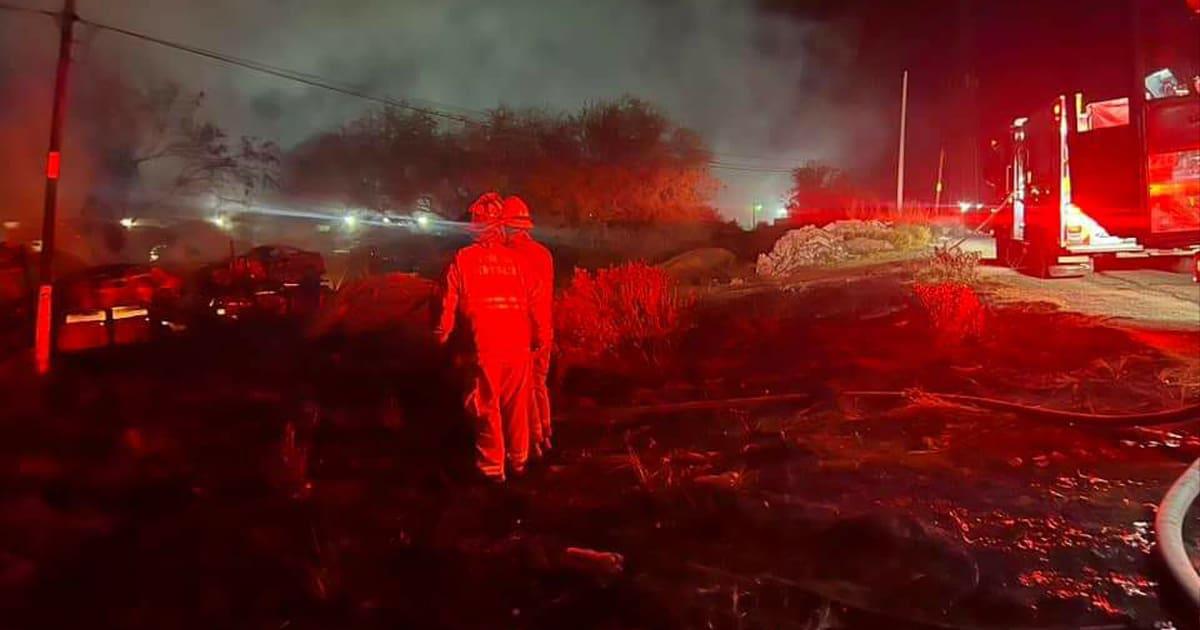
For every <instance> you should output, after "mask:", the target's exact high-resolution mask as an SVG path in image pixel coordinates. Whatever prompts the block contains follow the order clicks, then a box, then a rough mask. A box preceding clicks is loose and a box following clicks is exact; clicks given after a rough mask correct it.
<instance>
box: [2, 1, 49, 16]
mask: <svg viewBox="0 0 1200 630" xmlns="http://www.w3.org/2000/svg"><path fill="white" fill-rule="evenodd" d="M0 10H3V11H12V12H14V13H37V14H39V15H49V16H50V17H58V13H55V12H54V11H46V10H44V9H34V8H31V7H19V6H16V5H12V4H8V3H5V2H0Z"/></svg>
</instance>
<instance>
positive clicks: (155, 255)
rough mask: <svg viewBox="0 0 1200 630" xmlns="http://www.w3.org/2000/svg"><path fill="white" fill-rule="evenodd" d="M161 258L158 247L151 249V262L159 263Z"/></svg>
mask: <svg viewBox="0 0 1200 630" xmlns="http://www.w3.org/2000/svg"><path fill="white" fill-rule="evenodd" d="M160 257H161V256H160V254H159V249H158V248H157V247H154V248H151V250H150V262H158V259H159V258H160Z"/></svg>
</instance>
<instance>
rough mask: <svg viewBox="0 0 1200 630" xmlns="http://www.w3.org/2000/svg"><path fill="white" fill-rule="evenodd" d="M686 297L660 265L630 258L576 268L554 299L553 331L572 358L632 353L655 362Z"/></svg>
mask: <svg viewBox="0 0 1200 630" xmlns="http://www.w3.org/2000/svg"><path fill="white" fill-rule="evenodd" d="M687 306H689V302H688V301H687V300H684V299H683V298H681V297H680V296H679V295H678V292H677V290H676V286H675V283H674V281H672V280H671V278H670V277H669V276H668V275H667V274H666V273H665V272H664V271H662V270H661V269H658V268H655V267H651V266H649V265H646V264H644V263H640V262H634V263H626V264H623V265H618V266H615V267H609V268H605V269H599V270H597V271H596V272H595V274H591V273H588V271H587V270H584V269H576V270H575V275H574V277H573V278H572V279H571V284H570V286H568V287H567V289H566V290H565V291H563V293H562V295H561V296H560V297H559V298H558V303H557V305H556V308H555V333H556V337H557V342H558V348H559V351H560V352H561V353H562V354H564V355H566V356H568V357H570V359H571V360H572V361H580V360H590V359H596V358H603V357H610V358H631V359H632V358H636V359H641V360H648V361H652V362H657V360H658V357H659V355H660V353H661V351H663V350H665V349H666V348H667V347H668V346H669V344H670V343H671V341H673V338H674V336H675V333H676V332H678V331H679V330H680V329H681V327H682V314H683V312H684V310H685V309H686V307H687Z"/></svg>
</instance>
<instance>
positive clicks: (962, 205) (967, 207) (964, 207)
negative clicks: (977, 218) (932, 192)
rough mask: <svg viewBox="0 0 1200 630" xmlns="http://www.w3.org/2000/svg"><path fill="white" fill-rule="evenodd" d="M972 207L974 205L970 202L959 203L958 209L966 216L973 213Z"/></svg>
mask: <svg viewBox="0 0 1200 630" xmlns="http://www.w3.org/2000/svg"><path fill="white" fill-rule="evenodd" d="M971 206H972V204H971V202H969V201H960V202H958V209H959V211H960V212H962V213H963V214H966V213H968V212H970V211H971Z"/></svg>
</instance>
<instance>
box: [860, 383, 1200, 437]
mask: <svg viewBox="0 0 1200 630" xmlns="http://www.w3.org/2000/svg"><path fill="white" fill-rule="evenodd" d="M842 395H843V396H849V397H852V398H888V399H901V400H916V399H920V398H921V397H931V398H933V399H936V400H943V401H946V402H951V403H956V404H960V405H968V406H976V407H984V408H987V409H994V410H997V411H1008V412H1012V413H1019V414H1021V415H1023V416H1026V417H1033V418H1038V419H1041V420H1049V421H1054V422H1060V423H1065V424H1085V425H1091V426H1101V427H1110V428H1114V429H1119V428H1129V427H1152V426H1161V425H1165V424H1179V423H1184V422H1194V421H1198V420H1200V404H1192V405H1186V406H1183V407H1179V408H1177V409H1163V410H1160V411H1151V412H1146V413H1131V414H1103V413H1083V412H1080V411H1064V410H1061V409H1049V408H1047V407H1038V406H1034V405H1026V404H1022V403H1015V402H1009V401H1007V400H998V399H995V398H985V397H982V396H970V395H966V394H936V393H932V392H921V391H916V390H909V391H902V392H897V391H848V392H843V393H842Z"/></svg>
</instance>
